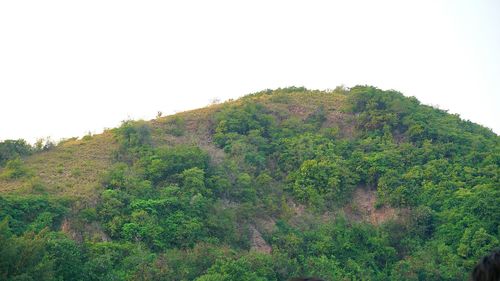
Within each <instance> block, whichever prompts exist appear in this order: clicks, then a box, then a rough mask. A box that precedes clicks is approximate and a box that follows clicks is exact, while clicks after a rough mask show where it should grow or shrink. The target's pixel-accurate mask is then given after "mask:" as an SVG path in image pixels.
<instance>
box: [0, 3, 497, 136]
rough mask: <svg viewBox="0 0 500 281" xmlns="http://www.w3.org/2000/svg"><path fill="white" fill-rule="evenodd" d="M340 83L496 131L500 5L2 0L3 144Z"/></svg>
mask: <svg viewBox="0 0 500 281" xmlns="http://www.w3.org/2000/svg"><path fill="white" fill-rule="evenodd" d="M340 84H344V85H346V86H354V85H356V84H369V85H374V86H377V87H379V88H382V89H396V90H399V91H401V92H402V93H403V94H405V95H407V96H415V97H417V98H418V99H419V100H420V101H422V102H423V103H425V104H431V105H436V106H439V107H440V108H441V109H448V110H449V111H450V112H452V113H458V114H460V115H461V116H462V118H465V119H469V120H471V121H473V122H477V123H479V124H482V125H484V126H487V127H489V128H492V129H493V130H494V131H495V132H496V133H499V132H500V122H499V121H500V113H499V112H500V110H499V108H500V1H498V0H491V1H488V0H470V1H457V0H450V1H438V0H428V1H422V0H418V1H416V0H415V1H401V0H397V1H373V0H367V1H351V0H349V1H347V0H346V1H290V0H286V1H272V0H266V1H256V0H252V1H235V0H230V1H217V0H211V1H206V0H205V1H189V0H183V1H124V0H120V1H105V0H97V1H93V0H85V1H70V0H63V1H0V140H3V139H17V138H24V139H27V140H29V141H31V142H32V141H34V140H35V139H37V138H39V137H47V136H51V137H52V139H54V140H58V139H60V138H68V137H73V136H82V135H84V134H85V133H86V132H88V131H91V132H94V133H98V132H101V131H102V129H103V128H105V127H108V128H111V127H115V126H118V125H119V124H120V121H122V120H125V119H128V118H133V119H139V118H143V119H151V118H153V117H154V116H155V115H156V112H157V111H162V112H163V113H164V114H171V113H174V112H177V111H183V110H186V109H192V108H197V107H202V106H204V105H206V104H208V103H209V101H210V100H212V99H214V98H219V99H221V100H225V99H228V98H237V97H240V96H242V95H245V94H248V93H252V92H256V91H260V90H263V89H266V88H277V87H286V86H292V85H295V86H305V87H307V88H311V89H327V88H334V87H335V86H337V85H340Z"/></svg>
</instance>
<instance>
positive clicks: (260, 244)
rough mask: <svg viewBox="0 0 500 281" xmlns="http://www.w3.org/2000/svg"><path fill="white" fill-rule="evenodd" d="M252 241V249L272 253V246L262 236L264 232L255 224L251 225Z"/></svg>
mask: <svg viewBox="0 0 500 281" xmlns="http://www.w3.org/2000/svg"><path fill="white" fill-rule="evenodd" d="M250 243H251V245H252V247H251V248H250V250H251V251H256V252H259V253H266V254H270V253H271V251H272V248H271V246H270V245H269V244H268V243H267V242H266V240H264V238H262V234H260V232H259V231H258V230H257V228H255V226H253V225H250Z"/></svg>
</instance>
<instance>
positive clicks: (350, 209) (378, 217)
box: [344, 187, 397, 225]
mask: <svg viewBox="0 0 500 281" xmlns="http://www.w3.org/2000/svg"><path fill="white" fill-rule="evenodd" d="M376 201H377V194H376V191H375V190H373V189H369V188H367V187H359V188H357V189H356V190H355V191H354V194H353V201H352V203H351V204H349V205H347V206H346V207H344V212H345V214H346V215H347V217H348V218H349V219H352V220H355V221H366V222H369V223H371V224H373V225H379V224H381V223H383V222H385V221H387V220H390V219H394V218H396V216H397V214H396V210H395V209H394V208H391V207H388V206H382V207H380V208H375V202H376Z"/></svg>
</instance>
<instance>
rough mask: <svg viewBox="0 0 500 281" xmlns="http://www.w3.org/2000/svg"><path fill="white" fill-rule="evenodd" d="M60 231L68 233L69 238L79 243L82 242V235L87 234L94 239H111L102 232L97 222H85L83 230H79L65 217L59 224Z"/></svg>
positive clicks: (104, 240) (103, 240)
mask: <svg viewBox="0 0 500 281" xmlns="http://www.w3.org/2000/svg"><path fill="white" fill-rule="evenodd" d="M61 231H62V232H64V233H66V235H68V236H69V237H70V238H71V239H73V240H75V241H77V242H79V243H82V242H83V240H84V237H85V238H86V237H87V236H88V238H90V239H91V240H94V241H96V240H97V241H102V242H107V241H111V238H109V236H108V235H107V234H106V233H104V231H103V230H102V228H101V226H100V225H99V224H98V223H97V222H93V223H90V224H85V225H84V226H83V230H79V229H76V228H75V227H73V226H72V225H71V220H70V219H68V218H65V219H64V220H63V222H62V224H61Z"/></svg>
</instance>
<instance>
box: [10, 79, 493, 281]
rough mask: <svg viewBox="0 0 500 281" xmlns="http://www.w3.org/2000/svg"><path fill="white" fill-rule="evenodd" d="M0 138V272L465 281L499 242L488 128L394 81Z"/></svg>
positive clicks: (278, 93)
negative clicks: (74, 132) (30, 142)
mask: <svg viewBox="0 0 500 281" xmlns="http://www.w3.org/2000/svg"><path fill="white" fill-rule="evenodd" d="M4 147H12V146H7V145H5V144H4ZM20 147H22V145H20ZM9 149H10V150H8V149H7V148H5V149H4V151H8V153H4V154H2V153H0V155H7V156H4V157H3V158H2V157H0V160H4V161H3V162H4V164H3V166H4V167H3V168H1V169H0V175H1V176H0V192H1V193H0V220H2V223H1V224H0V245H6V246H4V247H2V250H0V251H2V252H1V253H0V256H1V257H0V259H1V261H2V262H0V276H1V277H2V279H6V280H11V279H12V280H14V279H13V278H21V277H22V278H28V277H29V276H37V277H36V278H37V280H53V279H58V278H60V279H63V280H137V279H141V280H198V281H203V280H205V281H207V280H287V279H288V278H290V277H293V276H300V275H315V276H320V277H323V278H325V279H326V280H351V279H361V280H465V279H466V278H467V274H468V272H469V271H470V269H471V268H472V266H473V265H474V263H475V262H476V261H477V260H478V259H479V257H481V256H482V255H484V254H486V253H487V252H488V251H490V250H491V249H492V248H494V247H497V246H499V245H500V244H499V239H500V185H499V174H500V173H499V172H500V170H499V162H500V146H499V138H498V136H497V135H496V134H494V133H493V132H491V131H490V130H488V129H486V128H483V127H481V126H479V125H476V124H473V123H471V122H468V121H463V120H461V119H460V118H459V117H458V116H455V115H450V114H448V113H446V112H445V111H442V110H438V109H434V108H432V107H429V106H425V105H422V104H420V103H419V102H418V101H417V100H416V99H414V98H407V97H404V96H403V95H401V94H400V93H398V92H395V91H382V90H379V89H377V88H373V87H367V86H357V87H354V88H352V89H343V88H337V89H335V90H334V91H328V92H323V91H310V90H307V89H304V88H286V89H278V90H274V91H271V90H268V91H263V92H259V93H255V94H252V95H248V96H246V97H244V98H242V99H239V100H236V101H229V102H225V103H223V104H216V105H212V106H209V107H207V108H203V109H199V110H193V111H189V112H183V113H180V114H176V115H173V116H167V117H161V118H158V119H155V120H151V121H147V122H146V121H128V122H124V123H123V125H122V126H121V127H120V128H116V129H112V130H109V131H106V132H105V133H104V134H101V135H95V136H87V137H85V138H84V139H82V140H76V139H72V140H69V141H66V142H63V143H61V144H59V145H57V146H56V147H54V148H51V149H47V150H45V151H41V152H32V151H30V149H29V148H28V149H25V150H22V151H26V152H23V153H21V152H20V151H21V150H20V149H17V150H16V149H13V148H9ZM0 152H2V148H1V147H0ZM19 155H20V156H22V157H21V159H19V158H16V156H19ZM0 163H2V162H1V161H0ZM19 253H23V255H19ZM20 256H22V257H23V258H22V259H21V260H20V258H19V257H20ZM40 276H41V277H40Z"/></svg>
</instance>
